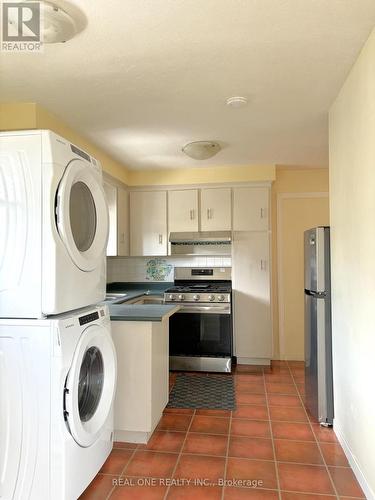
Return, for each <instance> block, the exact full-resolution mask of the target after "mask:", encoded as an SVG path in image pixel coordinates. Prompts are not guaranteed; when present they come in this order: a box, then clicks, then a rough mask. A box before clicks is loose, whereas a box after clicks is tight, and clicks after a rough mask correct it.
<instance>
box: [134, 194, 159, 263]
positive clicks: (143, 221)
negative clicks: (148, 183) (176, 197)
mask: <svg viewBox="0 0 375 500" xmlns="http://www.w3.org/2000/svg"><path fill="white" fill-rule="evenodd" d="M130 255H132V256H158V255H167V193H166V191H133V192H131V193H130Z"/></svg>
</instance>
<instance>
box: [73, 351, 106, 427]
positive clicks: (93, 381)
mask: <svg viewBox="0 0 375 500" xmlns="http://www.w3.org/2000/svg"><path fill="white" fill-rule="evenodd" d="M103 384H104V364H103V357H102V354H101V352H100V351H99V349H98V348H97V347H94V346H93V347H90V348H89V349H87V351H86V352H85V355H84V357H83V360H82V365H81V369H80V372H79V384H78V410H79V416H80V418H81V421H82V422H87V421H88V420H90V418H91V417H92V416H93V415H94V413H95V412H96V410H97V408H98V406H99V401H100V398H101V395H102V390H103Z"/></svg>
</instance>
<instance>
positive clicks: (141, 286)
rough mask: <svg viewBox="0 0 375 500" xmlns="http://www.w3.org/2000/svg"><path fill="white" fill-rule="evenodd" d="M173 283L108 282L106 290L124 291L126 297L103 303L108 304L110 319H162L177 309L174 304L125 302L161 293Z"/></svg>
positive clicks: (109, 291)
mask: <svg viewBox="0 0 375 500" xmlns="http://www.w3.org/2000/svg"><path fill="white" fill-rule="evenodd" d="M172 285H173V283H169V282H163V283H122V282H117V283H109V284H108V285H107V292H108V293H111V292H112V293H113V292H121V293H126V297H122V298H115V299H113V300H110V301H106V302H105V303H106V304H107V305H108V308H109V313H110V316H111V320H112V321H162V319H163V318H165V317H166V316H167V317H168V316H172V314H174V313H175V312H177V311H178V309H179V307H178V306H175V305H163V304H145V305H141V304H126V302H127V301H129V300H132V299H136V298H138V297H143V295H147V296H149V295H162V294H163V293H164V291H165V290H166V289H167V288H170V287H171V286H172ZM120 301H121V304H118V303H117V302H120Z"/></svg>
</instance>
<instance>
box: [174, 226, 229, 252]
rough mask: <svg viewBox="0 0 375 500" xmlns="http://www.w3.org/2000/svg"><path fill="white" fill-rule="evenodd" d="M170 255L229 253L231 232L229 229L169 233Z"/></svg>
mask: <svg viewBox="0 0 375 500" xmlns="http://www.w3.org/2000/svg"><path fill="white" fill-rule="evenodd" d="M169 241H170V243H171V255H230V254H231V249H232V245H231V242H232V234H231V232H230V231H197V232H194V233H171V234H170V236H169Z"/></svg>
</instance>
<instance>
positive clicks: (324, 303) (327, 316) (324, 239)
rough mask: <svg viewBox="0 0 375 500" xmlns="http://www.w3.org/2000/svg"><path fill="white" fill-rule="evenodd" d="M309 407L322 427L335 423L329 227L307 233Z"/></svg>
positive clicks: (306, 289)
mask: <svg viewBox="0 0 375 500" xmlns="http://www.w3.org/2000/svg"><path fill="white" fill-rule="evenodd" d="M304 238H305V239H304V241H305V382H306V407H307V409H308V410H309V412H310V413H311V414H312V415H313V416H314V417H315V418H316V419H317V420H318V421H319V422H320V423H321V424H322V425H331V424H332V423H333V377H332V330H331V273H330V267H331V266H330V231H329V227H316V228H313V229H309V230H308V231H305V235H304Z"/></svg>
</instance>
